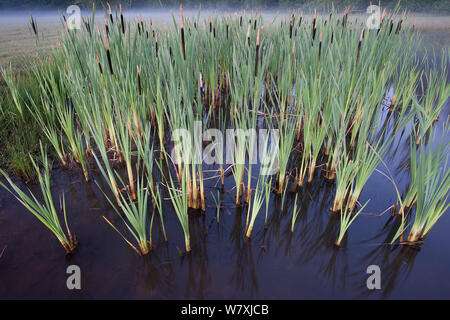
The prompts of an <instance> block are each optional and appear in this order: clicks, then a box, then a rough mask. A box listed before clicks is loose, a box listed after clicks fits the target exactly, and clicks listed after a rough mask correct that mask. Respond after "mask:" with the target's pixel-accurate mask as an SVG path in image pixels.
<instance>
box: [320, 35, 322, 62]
mask: <svg viewBox="0 0 450 320" xmlns="http://www.w3.org/2000/svg"><path fill="white" fill-rule="evenodd" d="M319 38H320V41H319V61H320V51H321V50H322V32H320V36H319Z"/></svg>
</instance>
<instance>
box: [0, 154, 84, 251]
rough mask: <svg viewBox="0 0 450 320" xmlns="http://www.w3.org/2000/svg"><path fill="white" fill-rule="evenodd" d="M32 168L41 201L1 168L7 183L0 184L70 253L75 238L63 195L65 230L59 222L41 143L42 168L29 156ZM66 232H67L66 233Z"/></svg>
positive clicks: (46, 159)
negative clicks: (39, 190)
mask: <svg viewBox="0 0 450 320" xmlns="http://www.w3.org/2000/svg"><path fill="white" fill-rule="evenodd" d="M31 161H32V163H33V166H34V169H35V171H36V174H37V178H38V182H39V185H40V189H41V192H42V197H43V201H44V202H41V201H39V200H38V199H37V198H36V196H35V195H34V194H33V193H31V191H29V192H28V193H29V194H30V195H28V194H27V193H26V192H24V191H22V190H21V189H20V187H19V186H18V185H17V184H15V183H14V182H13V181H12V179H11V178H10V177H9V175H8V174H7V173H6V172H5V171H4V170H2V169H0V173H1V174H2V176H3V177H5V178H6V180H7V181H8V183H9V186H10V187H8V186H7V185H5V184H4V183H3V182H0V185H1V186H2V187H3V188H4V189H5V190H7V191H8V192H10V193H11V194H12V195H14V197H15V198H16V199H17V200H18V201H19V202H20V203H21V204H22V205H23V206H24V207H25V208H27V209H28V211H30V212H31V213H32V214H33V215H34V216H35V217H36V218H37V219H38V220H39V221H40V222H41V223H42V224H44V225H45V226H46V227H47V228H48V229H49V230H50V231H51V232H52V233H53V234H54V235H55V236H56V238H58V241H59V242H60V243H61V245H62V246H63V247H64V249H65V250H66V253H71V252H72V251H73V250H75V248H76V246H77V240H76V238H75V236H73V235H72V233H71V232H70V229H69V225H68V223H67V214H66V205H65V199H64V195H62V197H61V198H60V204H61V211H62V214H63V218H64V224H65V228H66V231H64V230H63V228H62V226H61V222H60V218H59V217H58V212H57V210H56V208H55V204H54V203H53V196H52V192H51V189H50V166H51V164H50V163H49V160H48V156H47V153H46V152H45V151H44V149H43V147H42V145H41V161H42V166H43V170H41V167H40V166H39V165H38V164H37V163H36V161H35V160H33V158H31ZM66 232H67V233H66Z"/></svg>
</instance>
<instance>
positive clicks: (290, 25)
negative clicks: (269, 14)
mask: <svg viewBox="0 0 450 320" xmlns="http://www.w3.org/2000/svg"><path fill="white" fill-rule="evenodd" d="M293 27H294V13H292V14H291V23H290V24H289V39H292V28H293Z"/></svg>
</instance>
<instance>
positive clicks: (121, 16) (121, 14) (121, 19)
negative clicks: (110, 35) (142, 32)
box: [119, 4, 125, 34]
mask: <svg viewBox="0 0 450 320" xmlns="http://www.w3.org/2000/svg"><path fill="white" fill-rule="evenodd" d="M119 8H120V25H121V26H122V34H125V23H124V22H123V13H122V5H121V4H120V5H119Z"/></svg>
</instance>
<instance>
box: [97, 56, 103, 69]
mask: <svg viewBox="0 0 450 320" xmlns="http://www.w3.org/2000/svg"><path fill="white" fill-rule="evenodd" d="M97 64H98V68H99V69H100V73H101V74H103V69H102V64H101V63H100V59H99V57H98V55H97Z"/></svg>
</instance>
